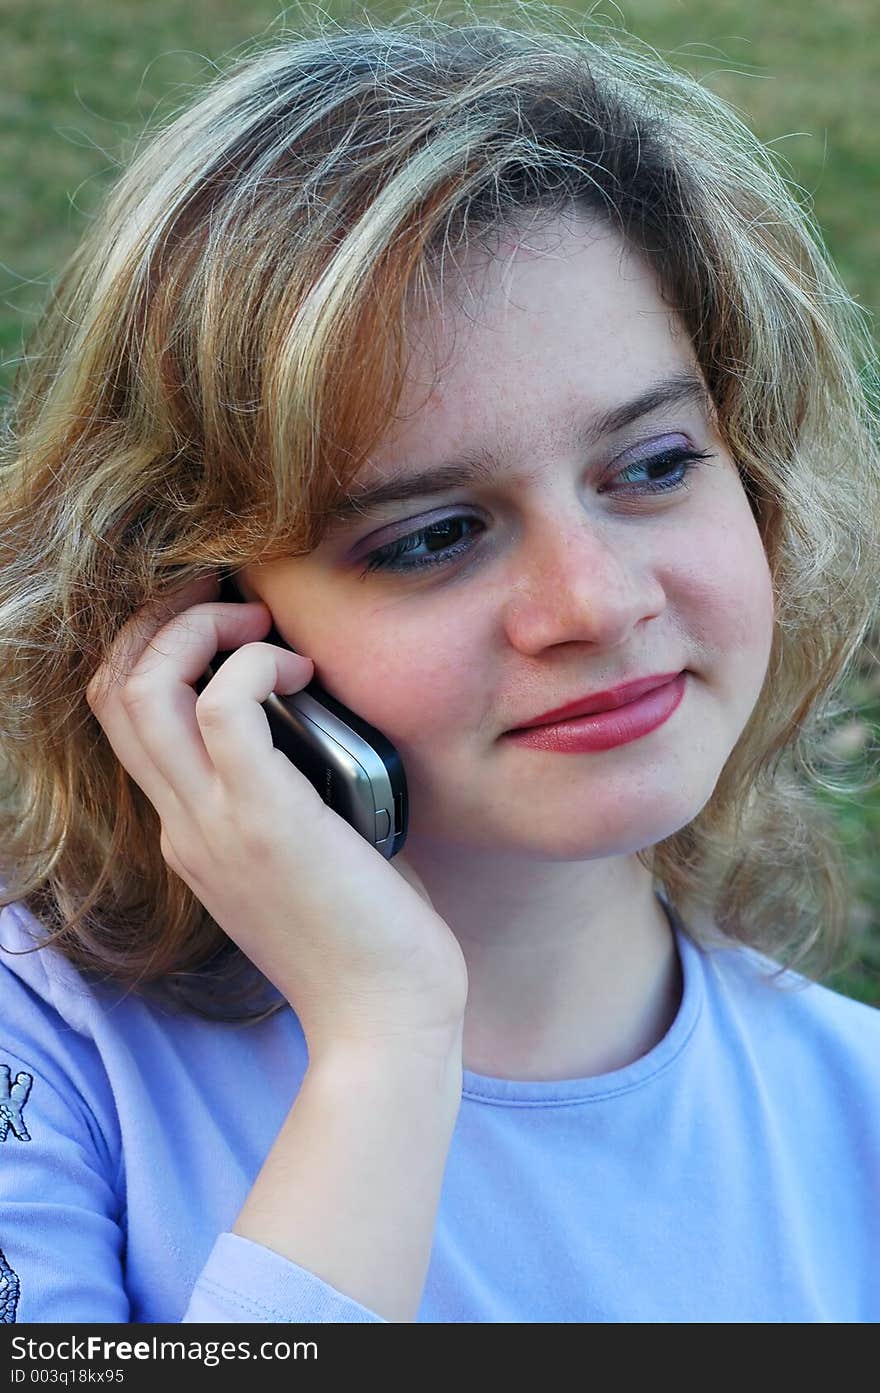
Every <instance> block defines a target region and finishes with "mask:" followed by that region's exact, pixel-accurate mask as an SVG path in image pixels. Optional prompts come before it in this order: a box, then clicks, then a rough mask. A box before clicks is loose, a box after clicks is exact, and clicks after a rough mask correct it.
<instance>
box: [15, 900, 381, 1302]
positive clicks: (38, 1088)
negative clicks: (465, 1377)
mask: <svg viewBox="0 0 880 1393" xmlns="http://www.w3.org/2000/svg"><path fill="white" fill-rule="evenodd" d="M31 942H32V940H30V939H29V938H27V936H26V935H24V934H23V933H22V932H21V926H20V923H19V921H18V918H17V915H16V913H15V910H14V908H13V907H6V908H4V909H0V944H2V945H3V946H4V948H6V949H10V948H11V949H12V953H13V954H14V956H13V955H11V954H10V953H9V952H6V951H0V1324H15V1323H30V1322H39V1323H50V1322H52V1323H55V1322H57V1323H63V1324H73V1323H80V1324H103V1323H114V1324H115V1323H123V1324H125V1323H129V1322H130V1321H131V1320H132V1314H131V1311H132V1305H131V1301H130V1299H129V1294H128V1289H127V1285H126V1274H125V1263H126V1234H127V1214H126V1205H125V1193H126V1190H125V1166H124V1160H123V1143H122V1136H121V1133H120V1128H119V1120H118V1115H117V1109H116V1102H115V1098H114V1091H113V1087H112V1086H111V1082H110V1079H109V1078H108V1076H107V1071H106V1069H105V1065H104V1060H103V1058H102V1055H101V1052H100V1049H99V1048H98V1046H97V1044H96V1043H95V1039H94V1038H93V1036H92V1034H91V1031H90V1029H89V1028H88V1024H87V1022H88V1018H89V1010H90V1008H91V1005H92V1003H91V1001H90V998H89V995H88V989H87V988H86V987H85V985H84V983H81V982H79V983H78V982H75V981H74V980H73V979H74V978H76V977H77V974H76V973H75V970H68V965H67V964H59V963H57V962H56V961H55V957H56V956H57V955H52V954H51V950H41V951H39V952H35V953H31V952H28V953H23V954H22V950H23V948H25V947H26V946H28V945H29V944H30V943H31ZM47 954H48V956H47ZM136 1318H137V1319H142V1318H143V1317H136ZM179 1319H180V1320H181V1322H202V1321H204V1322H218V1323H229V1322H253V1321H283V1322H286V1323H297V1322H303V1323H312V1322H319V1321H334V1322H351V1321H383V1319H384V1318H383V1317H382V1316H380V1315H378V1314H376V1313H375V1312H373V1311H370V1310H367V1308H366V1307H364V1306H361V1305H360V1304H359V1303H358V1302H357V1301H355V1300H353V1299H351V1298H349V1297H348V1296H346V1295H344V1294H343V1293H342V1292H339V1291H336V1290H335V1288H333V1287H332V1286H330V1285H329V1284H328V1283H327V1282H325V1281H323V1280H322V1279H321V1278H320V1277H318V1276H317V1275H316V1274H315V1273H312V1272H309V1271H307V1270H306V1269H305V1268H302V1267H299V1266H298V1265H297V1264H296V1263H294V1262H289V1261H288V1260H287V1259H286V1258H284V1257H282V1256H281V1255H280V1254H279V1253H276V1252H274V1251H272V1250H271V1249H269V1248H266V1247H263V1246H262V1245H261V1244H257V1243H253V1242H251V1241H250V1240H249V1239H246V1238H242V1237H241V1236H240V1235H238V1234H233V1233H221V1234H219V1236H218V1237H217V1238H216V1239H215V1240H214V1244H213V1248H212V1249H211V1251H210V1253H209V1255H208V1259H207V1262H206V1264H205V1266H204V1267H203V1269H202V1271H201V1272H200V1274H199V1276H198V1278H197V1280H196V1283H195V1286H194V1287H193V1288H192V1291H191V1293H190V1296H189V1304H188V1306H187V1308H186V1311H185V1312H184V1313H183V1314H182V1315H181V1316H180V1317H179Z"/></svg>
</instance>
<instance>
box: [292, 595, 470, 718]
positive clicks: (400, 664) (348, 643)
mask: <svg viewBox="0 0 880 1393" xmlns="http://www.w3.org/2000/svg"><path fill="white" fill-rule="evenodd" d="M340 637H341V636H340ZM468 651H471V650H470V649H469V648H468V644H467V641H466V639H465V636H464V634H463V633H462V626H461V624H456V625H454V626H453V627H452V628H447V627H444V626H443V625H440V624H431V623H430V622H426V620H425V617H424V615H420V616H419V618H418V619H416V618H415V617H413V619H412V620H411V621H410V624H409V625H407V623H404V622H402V621H401V618H400V615H399V612H398V613H397V615H396V616H395V618H394V619H393V620H391V619H389V617H388V616H387V615H385V616H381V617H378V616H374V617H373V619H372V620H371V619H370V618H369V617H368V616H363V617H362V621H361V622H360V623H359V624H358V625H357V627H356V629H355V628H352V630H351V631H350V632H349V633H348V635H347V636H346V638H345V640H344V641H343V642H340V643H339V644H334V645H333V646H332V647H328V646H327V645H326V644H324V645H322V653H323V659H322V661H320V662H318V663H316V672H317V675H318V678H319V680H320V681H321V682H323V683H324V685H325V686H326V687H327V690H328V691H329V692H331V693H332V694H333V695H334V696H337V697H338V699H339V700H340V701H342V702H344V703H345V705H346V706H349V707H351V709H352V710H353V711H355V712H357V714H358V715H360V716H362V717H363V718H364V720H366V721H369V722H370V724H371V725H374V726H376V728H377V729H378V730H381V731H382V732H383V733H385V734H387V735H388V737H389V738H390V739H391V740H392V742H394V743H399V744H401V745H409V744H422V745H424V744H425V742H426V740H429V739H430V737H431V735H432V734H433V735H435V736H437V737H439V736H440V735H442V734H443V733H444V732H446V731H448V730H450V729H455V728H457V727H461V725H462V723H463V722H464V721H465V720H467V721H469V722H471V723H472V722H473V721H474V718H475V714H476V713H479V711H480V710H481V705H480V697H479V693H478V690H477V688H476V685H475V682H476V676H475V674H473V672H472V670H470V671H469V665H468V664H467V662H465V661H464V660H463V657H462V655H463V654H464V653H466V652H468Z"/></svg>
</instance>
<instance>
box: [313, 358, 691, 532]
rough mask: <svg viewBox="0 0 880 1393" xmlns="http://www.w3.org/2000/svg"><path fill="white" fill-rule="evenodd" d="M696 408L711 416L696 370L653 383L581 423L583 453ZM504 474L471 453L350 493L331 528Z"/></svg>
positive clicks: (487, 458)
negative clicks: (686, 407) (659, 415)
mask: <svg viewBox="0 0 880 1393" xmlns="http://www.w3.org/2000/svg"><path fill="white" fill-rule="evenodd" d="M686 403H695V404H697V405H699V406H701V407H702V408H703V410H704V412H705V414H706V416H707V418H708V417H709V416H711V413H712V402H711V398H710V396H709V392H708V389H707V387H706V384H705V382H704V381H703V379H702V377H700V376H699V375H698V374H697V373H694V372H691V371H687V370H684V371H681V372H677V373H673V374H672V375H671V376H669V377H664V378H660V379H659V380H658V381H656V382H652V383H650V384H649V386H648V387H646V388H645V390H644V391H643V392H640V393H639V395H638V396H637V397H633V398H632V399H631V400H630V401H625V402H622V403H620V405H618V406H613V407H611V408H610V409H609V410H607V411H600V412H598V413H596V414H595V415H593V416H590V417H588V418H587V420H586V421H582V422H581V423H580V427H579V429H578V431H577V436H576V439H577V442H578V445H579V446H580V448H581V449H582V450H587V449H589V448H590V447H591V446H592V445H595V444H596V443H597V442H598V441H599V440H601V439H602V438H603V437H604V436H606V435H612V434H613V433H614V432H615V431H619V430H623V429H624V427H625V426H629V425H632V423H633V421H638V420H639V419H640V418H641V417H642V416H648V415H650V414H651V413H652V412H654V411H659V410H660V408H661V407H664V406H676V405H682V404H686ZM499 469H500V460H499V458H498V456H497V455H496V454H494V453H493V452H492V451H491V450H488V449H486V448H483V449H478V450H471V451H467V452H465V453H464V454H462V455H459V456H458V457H457V458H456V459H454V460H449V461H447V462H446V463H445V464H439V465H436V466H435V467H434V468H433V469H427V470H423V471H422V472H421V473H419V474H406V475H397V476H394V477H392V478H390V479H388V480H386V481H385V482H384V483H381V484H378V485H376V486H375V487H373V488H366V489H361V490H360V491H357V490H354V491H350V492H349V493H348V494H347V495H346V496H345V497H344V498H342V499H341V500H340V502H339V503H338V504H336V505H334V506H333V507H331V508H329V509H328V510H327V513H326V514H325V517H326V518H327V519H328V520H329V521H330V522H331V523H338V522H342V521H345V520H347V519H349V518H351V517H362V516H369V515H370V514H372V513H376V512H378V511H379V509H380V508H382V507H383V506H384V505H385V504H387V503H400V502H405V501H408V500H411V499H413V498H424V497H427V496H428V495H430V494H435V493H443V492H445V490H447V489H450V488H459V487H461V486H462V485H464V484H475V483H476V484H488V483H491V482H492V480H493V479H494V478H495V476H496V475H497V473H498V472H499Z"/></svg>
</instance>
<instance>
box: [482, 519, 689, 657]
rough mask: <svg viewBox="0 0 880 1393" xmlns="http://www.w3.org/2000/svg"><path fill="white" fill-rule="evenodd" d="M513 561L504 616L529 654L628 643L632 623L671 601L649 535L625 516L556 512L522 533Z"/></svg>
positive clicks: (514, 642)
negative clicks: (572, 646)
mask: <svg viewBox="0 0 880 1393" xmlns="http://www.w3.org/2000/svg"><path fill="white" fill-rule="evenodd" d="M514 565H515V567H516V572H517V579H516V581H515V583H514V585H513V588H512V591H509V592H508V600H507V604H506V606H505V616H504V619H505V628H506V632H507V637H508V640H509V642H510V643H511V644H512V645H513V647H514V648H516V649H518V650H519V651H520V652H522V653H527V654H536V653H540V652H541V651H542V649H544V648H547V647H550V646H552V645H554V644H559V643H573V642H581V643H593V644H596V645H597V646H599V647H603V648H616V647H626V646H627V645H628V640H629V638H630V635H631V633H632V631H633V629H634V628H635V627H636V626H637V625H638V624H641V623H644V622H646V621H647V620H649V619H654V618H656V617H657V616H658V615H660V614H662V612H663V610H664V609H665V606H666V595H665V591H664V589H663V586H662V584H661V582H660V579H659V577H658V575H657V573H656V561H655V553H654V551H653V549H652V548H651V547H650V546H649V545H648V541H647V538H646V536H645V534H642V536H636V535H635V529H633V528H626V527H625V525H624V524H622V523H621V521H620V520H616V521H603V522H598V523H597V521H596V520H595V518H585V517H584V516H583V513H578V514H577V515H576V516H575V517H574V518H573V517H572V510H571V509H569V510H567V511H566V512H565V516H560V514H559V512H557V511H555V510H554V512H553V514H552V515H548V516H546V517H544V518H543V519H542V520H540V521H539V522H536V523H535V524H534V525H533V526H532V527H531V528H530V530H529V534H528V535H526V536H524V537H523V540H522V542H521V545H520V546H519V547H518V548H517V555H516V558H515V561H514Z"/></svg>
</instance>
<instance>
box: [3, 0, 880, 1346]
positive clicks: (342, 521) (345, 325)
mask: <svg viewBox="0 0 880 1393" xmlns="http://www.w3.org/2000/svg"><path fill="white" fill-rule="evenodd" d="M869 353H870V339H869V335H868V332H867V330H866V329H865V327H864V324H863V322H862V320H861V318H860V317H859V312H858V310H857V307H856V306H855V304H854V302H853V301H852V300H851V299H850V298H849V296H848V295H847V293H846V291H845V290H844V289H843V287H842V285H841V283H840V280H839V279H838V276H837V274H836V272H835V271H834V269H833V268H832V267H831V265H830V264H829V262H828V260H827V259H826V257H825V255H824V252H823V250H822V247H821V239H820V238H819V235H818V233H817V231H816V229H815V228H814V227H813V226H812V224H811V223H810V222H809V220H808V218H807V216H806V214H805V213H804V211H803V209H802V208H801V207H800V206H799V205H798V204H797V203H796V202H795V201H794V199H793V197H792V195H791V193H790V192H789V190H788V188H787V186H786V184H785V182H784V180H783V179H782V177H781V176H780V175H779V173H778V172H777V171H776V170H775V167H774V166H773V164H772V162H771V160H770V159H769V157H768V154H767V152H766V151H765V149H764V148H763V147H762V146H761V145H760V144H759V142H758V141H757V140H756V138H755V137H754V136H753V135H751V134H750V133H749V131H748V130H747V129H746V128H745V127H744V126H743V125H742V124H741V122H740V121H739V120H738V119H737V118H736V116H735V115H734V114H733V112H732V110H731V109H730V108H729V107H728V106H726V105H725V104H724V103H723V102H722V101H721V100H720V99H719V98H717V97H716V96H714V95H712V94H711V93H710V92H708V91H707V90H706V89H704V88H703V87H702V86H701V85H700V84H699V83H697V82H695V81H693V80H692V79H690V78H688V77H685V76H683V75H682V74H680V73H678V72H676V71H674V70H673V69H671V68H670V67H669V66H667V65H666V63H665V62H664V61H663V60H661V59H660V58H657V57H651V58H647V57H645V56H643V55H642V54H641V53H640V52H638V51H637V50H636V48H635V47H629V48H628V47H626V46H624V45H622V44H620V43H618V42H617V41H616V40H615V39H613V38H611V37H607V36H602V35H600V34H598V33H597V34H596V36H595V37H590V36H588V34H587V33H567V34H562V33H551V32H549V31H544V30H542V29H541V27H540V25H538V24H530V23H528V22H523V23H522V24H520V25H519V26H518V27H514V26H507V25H506V24H502V23H500V22H498V21H496V20H491V21H483V20H480V19H478V18H476V17H475V16H473V15H471V14H468V15H466V17H465V20H464V21H463V22H462V23H459V24H455V25H451V24H448V23H445V22H441V21H437V20H428V19H423V18H421V17H419V16H416V17H415V18H411V19H408V20H407V22H405V23H400V24H396V25H394V26H392V27H389V28H383V29H374V28H372V27H371V26H369V25H363V26H358V25H357V24H352V25H349V26H348V27H347V28H341V29H337V30H336V31H335V32H332V33H325V32H316V33H315V34H314V35H312V36H310V37H298V38H291V39H287V40H285V41H284V42H281V43H278V44H276V45H274V46H271V47H268V48H266V49H264V50H262V51H258V52H256V53H255V54H253V55H251V56H250V57H249V58H248V59H247V60H246V61H244V62H242V63H240V64H239V65H238V66H236V67H234V68H232V69H231V70H230V71H228V72H226V73H225V74H222V75H221V76H220V77H219V78H218V79H217V80H216V81H215V82H214V83H213V84H212V85H211V86H210V87H209V88H208V90H207V91H206V92H205V94H204V95H202V96H201V97H200V98H199V99H198V100H197V101H196V102H195V103H194V104H193V105H191V106H190V108H189V109H187V110H185V111H183V112H182V113H181V114H180V115H178V116H177V118H176V119H175V120H173V121H172V122H171V123H170V124H169V125H168V126H167V128H166V129H165V130H163V131H161V132H160V133H158V135H157V136H156V137H155V138H154V139H153V140H152V142H151V143H149V144H146V145H145V146H144V148H143V149H142V150H141V151H140V153H139V154H138V155H137V157H136V159H135V160H134V161H133V163H132V164H131V166H130V168H129V169H128V170H127V171H126V172H125V173H124V174H123V176H122V178H121V179H120V181H119V183H118V185H117V187H116V188H115V191H114V192H112V194H111V195H110V197H109V199H108V201H107V204H106V207H105V209H104V211H103V213H102V214H101V216H100V217H99V218H97V219H96V220H95V223H94V226H93V227H92V228H91V229H90V231H89V234H88V236H87V237H86V238H85V240H84V242H83V244H82V247H81V249H80V250H79V252H78V253H77V254H76V256H75V257H74V258H73V261H72V263H71V265H70V267H69V268H68V270H67V272H66V275H65V276H64V278H63V280H62V283H61V285H60V287H59V289H58V292H57V295H56V297H55V300H54V303H53V304H52V306H51V308H50V309H49V310H48V311H47V314H46V317H45V319H44V321H43V324H42V327H41V331H40V334H39V335H38V337H37V340H36V341H35V343H34V345H33V347H32V349H31V352H30V354H29V360H28V363H27V369H28V370H27V374H26V376H25V377H24V380H23V381H22V383H21V384H20V386H19V388H18V392H17V398H16V406H15V411H14V413H13V416H12V418H11V421H10V430H9V438H8V443H7V449H6V455H5V461H6V462H5V466H4V472H3V476H2V478H3V483H2V509H3V513H2V548H3V551H2V557H0V562H2V569H0V574H2V595H0V601H2V604H0V620H2V633H3V635H4V641H5V645H6V654H7V656H6V657H5V659H4V667H3V674H2V709H3V711H4V730H3V740H2V750H3V759H4V766H5V770H6V795H5V803H4V817H5V821H4V824H3V835H2V875H3V881H4V894H3V901H2V902H3V905H4V909H3V913H2V921H0V941H2V944H3V948H4V950H5V951H4V952H3V954H2V959H0V960H2V974H3V976H2V1038H0V1069H2V1072H0V1120H2V1152H0V1248H2V1251H3V1255H4V1256H3V1264H2V1273H3V1277H2V1283H3V1285H2V1287H0V1295H2V1296H3V1298H4V1303H3V1309H4V1319H5V1320H8V1321H15V1320H18V1321H64V1322H106V1321H117V1322H143V1321H147V1322H166V1321H173V1322H178V1321H180V1322H189V1321H254V1320H256V1321H295V1322H299V1321H346V1322H347V1321H398V1322H400V1321H403V1322H413V1321H424V1322H436V1321H440V1322H445V1321H459V1322H482V1321H499V1322H530V1321H546V1322H550V1321H576V1322H588V1321H631V1322H634V1321H658V1322H666V1321H688V1322H691V1321H715V1322H720V1321H723V1322H728V1321H873V1320H877V1319H880V1282H878V1268H877V1257H876V1254H877V1251H878V1245H880V1218H878V1211H877V1205H876V1187H877V1181H878V1173H880V1107H878V1104H880V1075H878V1071H877V1063H876V1061H877V1058H878V1048H880V1014H878V1012H877V1011H876V1010H873V1009H872V1008H870V1007H868V1006H867V1005H864V1004H862V1003H859V1002H856V1001H852V1000H850V999H848V998H845V997H843V996H841V995H839V994H836V993H834V992H832V991H830V990H829V989H828V988H826V987H824V986H822V985H821V984H820V982H819V980H818V978H819V976H821V975H822V973H823V972H825V971H827V969H828V966H829V964H831V963H832V962H833V960H834V955H835V953H836V952H837V950H838V949H839V947H840V945H841V943H842V941H843V935H844V928H845V922H846V906H845V903H844V896H843V894H842V892H841V886H842V884H843V880H842V877H843V869H842V866H841V864H840V860H839V854H838V853H837V852H835V851H834V850H833V843H832V840H831V837H832V836H833V833H830V829H829V826H828V824H827V823H826V822H825V820H824V818H823V815H822V814H821V813H820V811H819V808H818V806H817V805H816V804H815V803H814V801H813V798H812V793H811V789H810V779H811V777H813V778H815V773H814V770H813V767H812V765H811V764H810V753H811V752H812V751H814V750H815V748H816V744H815V742H816V741H817V739H818V735H819V731H820V726H821V723H822V721H823V720H824V718H825V717H826V716H827V714H828V712H829V710H830V709H831V706H832V703H833V701H834V700H835V699H837V698H838V697H839V696H840V693H841V689H842V685H843V683H844V681H845V679H846V678H847V676H848V674H849V672H850V670H851V667H852V664H853V661H854V659H855V656H856V655H857V654H858V652H859V649H860V645H861V644H862V642H863V640H864V639H865V637H866V635H867V634H868V633H869V631H870V626H871V624H872V622H873V619H874V617H875V615H876V592H877V576H878V569H880V567H878V541H877V536H878V532H877V521H878V516H880V463H878V456H877V449H876V444H875V427H876V425H877V420H876V417H875V416H872V414H871V408H870V405H869V402H868V400H867V398H866V395H865V393H864V391H863V388H862V384H861V379H860V375H859V374H860V366H861V360H862V359H863V358H865V357H866V355H868V354H869ZM224 577H225V578H228V585H227V587H226V588H224V589H222V590H221V588H220V581H221V579H222V578H224ZM270 630H271V637H270ZM220 651H223V652H229V654H230V656H229V657H228V658H226V660H225V661H224V662H222V664H218V665H215V668H212V667H209V665H210V664H211V663H212V660H213V659H214V658H215V655H216V654H217V653H218V652H220ZM206 673H209V674H211V675H210V676H209V677H208V680H207V681H206V680H205V675H206ZM315 677H316V678H317V679H319V680H320V682H321V683H322V685H323V686H324V687H325V688H326V689H327V691H328V692H329V693H331V695H333V696H334V697H335V698H336V699H337V700H339V701H341V702H342V703H344V704H345V705H346V706H347V707H349V708H350V709H351V710H352V711H354V712H355V713H357V714H358V715H359V716H360V717H361V718H362V719H364V720H366V721H368V722H369V723H371V724H372V725H374V726H375V727H376V728H377V729H378V730H379V731H381V732H383V733H384V734H385V736H386V737H387V738H388V739H389V740H390V741H391V742H392V744H393V745H394V747H395V748H396V750H397V751H398V753H399V754H400V757H401V759H402V762H403V767H404V769H405V772H406V779H407V787H408V791H409V826H408V834H407V840H406V844H405V847H404V849H403V850H402V851H400V852H399V853H398V854H397V855H396V856H394V858H393V859H389V858H388V857H386V856H384V855H382V854H381V853H378V852H377V849H376V847H375V846H373V845H371V844H370V843H369V842H368V841H367V840H366V839H365V837H363V836H362V835H361V834H360V833H359V832H358V831H356V830H355V829H354V827H353V826H351V825H350V824H349V823H348V822H347V821H346V820H345V819H344V818H343V817H342V816H340V815H339V814H337V813H336V812H334V811H332V810H331V808H330V807H329V806H328V805H327V804H325V803H324V802H323V800H322V798H321V796H320V794H319V793H318V791H317V790H316V789H315V788H314V787H313V786H312V784H311V783H310V782H309V780H308V779H307V778H306V777H305V775H304V774H303V773H302V772H301V771H300V770H299V769H298V768H297V767H296V766H295V764H294V763H293V762H292V761H291V760H290V759H289V758H288V757H287V756H286V755H285V754H284V753H282V751H281V750H280V749H277V748H275V747H274V746H273V740H272V734H271V731H270V727H269V725H268V721H267V716H266V711H265V709H264V706H263V703H265V702H266V701H267V698H269V697H270V696H271V695H272V694H273V693H276V694H292V693H296V692H299V691H301V690H302V689H303V688H304V687H305V686H306V685H307V684H308V683H309V682H310V681H311V680H312V679H313V678H315ZM597 713H599V714H597ZM811 954H813V955H814V956H816V955H818V967H817V966H816V965H815V964H812V965H811V968H810V971H811V972H812V974H813V975H812V977H811V976H809V975H807V972H806V969H807V964H808V959H809V958H810V955H811ZM795 964H799V965H800V967H801V968H803V969H804V970H803V971H795V970H794V965H795Z"/></svg>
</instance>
